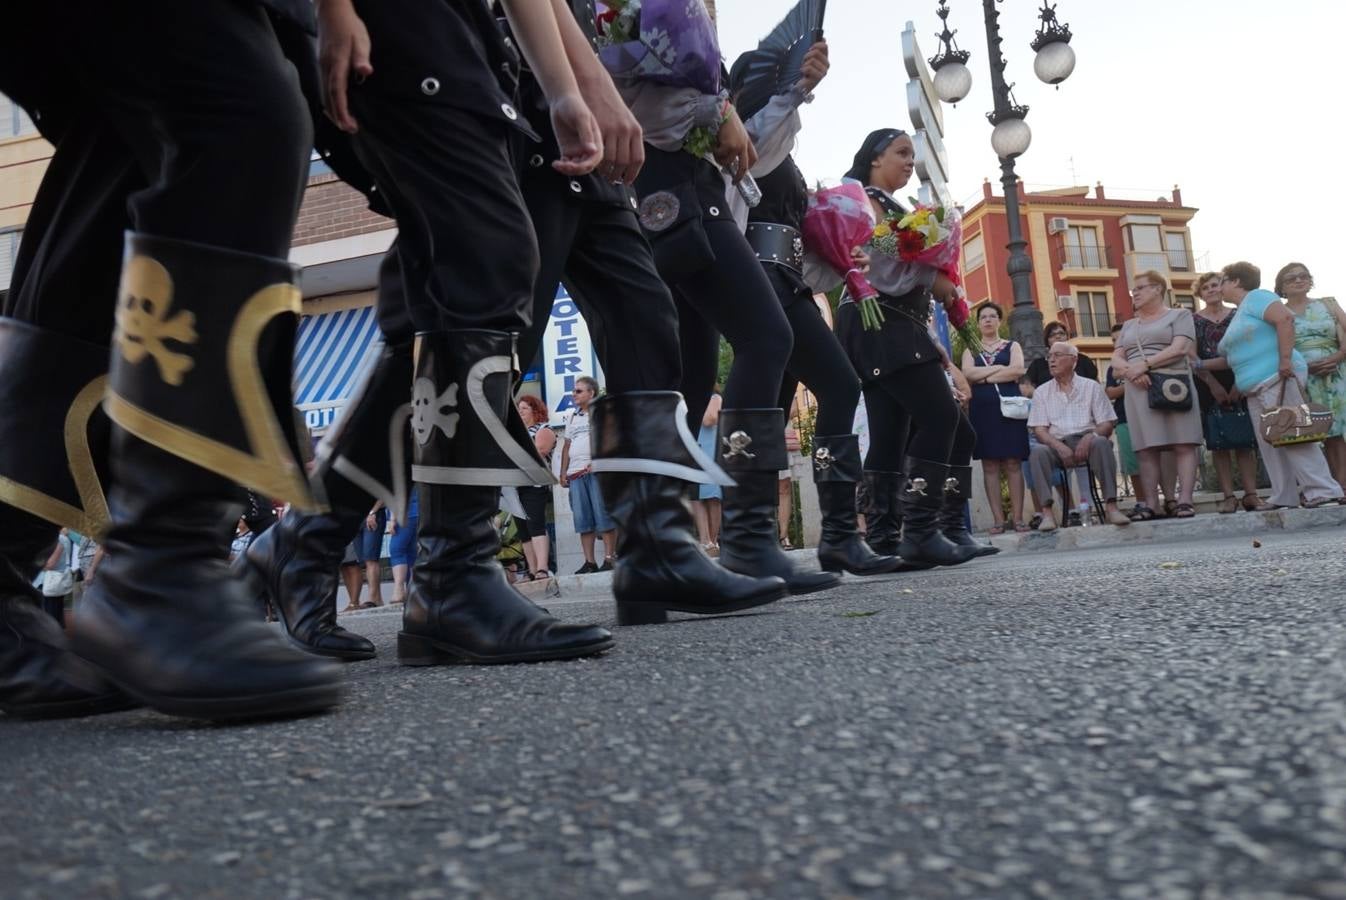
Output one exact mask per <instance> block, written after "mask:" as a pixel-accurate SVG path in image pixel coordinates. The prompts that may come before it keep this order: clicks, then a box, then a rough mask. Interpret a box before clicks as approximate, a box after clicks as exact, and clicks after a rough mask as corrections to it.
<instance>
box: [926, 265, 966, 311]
mask: <svg viewBox="0 0 1346 900" xmlns="http://www.w3.org/2000/svg"><path fill="white" fill-rule="evenodd" d="M959 291H960V288H959V287H958V285H956V284H954V283H953V282H952V281H950V280H949V276H948V275H945V274H944V273H943V272H937V273H936V274H935V283H934V284H932V285H930V293H932V294H934V295H935V299H936V300H938V301H939V302H940V303H941V304H943V305H944V306H948V305H949V304H950V303H953V302H954V301H955V300H957V299H958V297H959Z"/></svg>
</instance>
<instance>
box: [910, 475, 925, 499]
mask: <svg viewBox="0 0 1346 900" xmlns="http://www.w3.org/2000/svg"><path fill="white" fill-rule="evenodd" d="M929 486H930V482H928V481H926V480H925V479H924V478H913V479H911V480H910V481H908V482H907V493H908V494H920V495H921V496H922V497H929V496H930V495H929V494H927V493H926V492H925V489H926V488H927V487H929Z"/></svg>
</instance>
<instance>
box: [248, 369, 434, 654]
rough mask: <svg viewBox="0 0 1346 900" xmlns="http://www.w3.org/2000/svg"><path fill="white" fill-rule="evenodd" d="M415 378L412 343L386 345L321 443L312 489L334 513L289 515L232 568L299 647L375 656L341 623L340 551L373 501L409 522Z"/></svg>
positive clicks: (294, 512)
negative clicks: (247, 581)
mask: <svg viewBox="0 0 1346 900" xmlns="http://www.w3.org/2000/svg"><path fill="white" fill-rule="evenodd" d="M411 381H412V361H411V345H410V344H405V345H403V346H400V347H388V346H385V347H384V348H383V350H382V351H381V352H380V354H379V358H378V361H377V362H376V363H375V365H374V367H373V368H372V369H371V370H370V372H369V374H368V376H367V377H366V378H365V380H364V382H363V383H362V384H361V386H360V387H359V389H358V390H357V391H356V392H355V394H354V396H352V397H351V399H350V402H349V405H348V407H347V410H346V412H345V413H344V414H343V415H342V417H341V418H340V419H339V420H338V421H337V423H336V424H335V425H334V426H333V427H332V429H331V430H330V431H329V432H328V433H327V434H326V435H325V436H324V437H323V440H322V442H321V444H319V446H318V459H317V465H316V467H315V468H314V472H313V476H312V478H311V482H312V485H313V488H314V491H315V493H317V494H320V495H321V496H322V497H323V499H325V500H326V503H327V506H328V507H329V509H330V511H329V512H327V513H301V512H298V511H297V510H293V509H291V510H290V511H288V512H287V513H286V514H285V515H284V516H283V517H282V518H281V520H280V522H278V523H277V524H275V525H274V526H272V527H271V528H269V529H268V530H267V531H265V532H263V533H262V534H261V535H259V536H258V537H257V539H256V540H254V541H253V542H252V544H251V545H250V546H249V547H248V550H247V552H246V553H244V554H242V555H240V556H239V557H238V559H236V560H235V561H234V568H235V570H236V571H237V572H239V573H240V574H242V575H245V577H248V578H249V579H250V583H251V584H252V585H253V591H254V593H255V595H256V596H258V597H259V598H262V599H263V600H265V599H269V600H270V602H271V605H272V606H274V607H275V609H276V611H277V613H278V614H279V615H280V619H281V622H282V623H283V624H284V626H285V630H286V633H287V634H288V635H289V637H290V642H291V643H293V644H294V645H295V646H296V647H299V648H300V649H301V650H307V651H308V652H309V653H316V654H317V655H319V656H330V657H332V658H334V659H344V660H348V661H351V660H361V659H373V658H374V656H375V655H376V651H375V650H374V644H373V643H372V642H371V641H370V640H369V639H368V638H365V637H362V636H360V635H358V634H354V633H352V632H350V631H347V630H346V629H345V628H342V627H341V626H340V625H338V624H337V610H336V603H337V589H338V586H339V574H340V568H341V558H342V556H343V554H344V553H345V550H346V545H347V544H349V543H350V542H351V539H352V538H353V537H354V536H355V534H356V533H357V532H358V531H359V529H360V528H361V526H362V525H363V524H364V520H365V517H366V515H367V514H368V512H369V508H370V507H371V506H372V505H373V504H374V502H375V500H382V501H383V502H384V505H385V506H387V507H388V509H390V510H392V511H393V513H394V514H395V515H396V516H397V518H398V521H399V522H404V521H406V518H407V513H406V507H407V497H408V493H407V492H408V490H409V487H410V484H409V482H410V476H411V470H410V466H409V465H408V463H409V458H408V456H407V454H408V453H409V452H410V446H409V441H410V438H411V435H410V430H409V428H408V419H409V417H410V415H411V402H410V397H411Z"/></svg>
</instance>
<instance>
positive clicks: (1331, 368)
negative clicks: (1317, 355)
mask: <svg viewBox="0 0 1346 900" xmlns="http://www.w3.org/2000/svg"><path fill="white" fill-rule="evenodd" d="M1340 365H1341V360H1339V359H1337V358H1336V354H1332V355H1331V356H1324V357H1323V358H1322V359H1315V360H1314V361H1313V362H1311V363H1309V374H1310V375H1331V374H1332V373H1333V372H1335V371H1336V370H1337V367H1338V366H1340Z"/></svg>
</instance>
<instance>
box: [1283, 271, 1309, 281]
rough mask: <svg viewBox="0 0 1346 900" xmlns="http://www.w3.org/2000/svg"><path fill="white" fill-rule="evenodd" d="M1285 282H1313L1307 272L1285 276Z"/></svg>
mask: <svg viewBox="0 0 1346 900" xmlns="http://www.w3.org/2000/svg"><path fill="white" fill-rule="evenodd" d="M1285 280H1286V281H1312V280H1313V276H1312V275H1310V274H1309V273H1308V272H1296V273H1295V274H1293V275H1286V276H1285Z"/></svg>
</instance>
